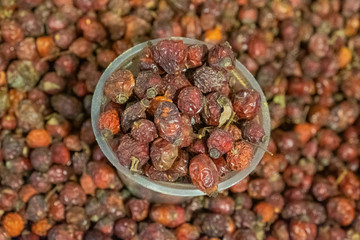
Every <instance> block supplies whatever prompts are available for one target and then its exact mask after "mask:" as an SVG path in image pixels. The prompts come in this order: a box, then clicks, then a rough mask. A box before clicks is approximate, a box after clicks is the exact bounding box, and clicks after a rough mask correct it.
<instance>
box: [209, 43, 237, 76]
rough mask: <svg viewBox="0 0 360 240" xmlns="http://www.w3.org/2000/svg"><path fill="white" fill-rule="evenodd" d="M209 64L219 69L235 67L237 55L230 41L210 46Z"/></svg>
mask: <svg viewBox="0 0 360 240" xmlns="http://www.w3.org/2000/svg"><path fill="white" fill-rule="evenodd" d="M208 63H209V66H210V67H212V68H215V69H218V70H221V69H225V70H232V69H234V68H235V55H234V52H233V50H232V49H231V46H230V44H229V43H224V44H217V45H215V46H213V47H212V48H210V50H209V54H208Z"/></svg>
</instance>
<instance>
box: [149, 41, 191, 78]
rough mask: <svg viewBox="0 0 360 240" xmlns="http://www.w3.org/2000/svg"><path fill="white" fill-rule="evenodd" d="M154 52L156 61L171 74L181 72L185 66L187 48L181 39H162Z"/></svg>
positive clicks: (153, 49) (154, 48)
mask: <svg viewBox="0 0 360 240" xmlns="http://www.w3.org/2000/svg"><path fill="white" fill-rule="evenodd" d="M152 53H153V57H154V60H155V62H156V63H157V64H159V65H160V66H161V67H162V68H163V69H164V70H165V72H167V73H169V74H179V73H180V72H182V71H183V70H184V68H185V62H186V57H187V48H186V45H185V44H184V43H183V41H181V40H163V41H160V42H158V43H157V44H156V46H154V47H153V48H152Z"/></svg>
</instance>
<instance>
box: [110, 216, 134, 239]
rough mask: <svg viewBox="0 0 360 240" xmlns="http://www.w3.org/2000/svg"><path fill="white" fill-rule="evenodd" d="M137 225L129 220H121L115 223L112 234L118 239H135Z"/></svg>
mask: <svg viewBox="0 0 360 240" xmlns="http://www.w3.org/2000/svg"><path fill="white" fill-rule="evenodd" d="M136 232H137V225H136V222H135V221H134V220H132V219H131V218H122V219H119V220H117V221H116V222H115V225H114V233H115V235H116V236H117V237H118V238H121V239H131V238H133V237H135V235H136Z"/></svg>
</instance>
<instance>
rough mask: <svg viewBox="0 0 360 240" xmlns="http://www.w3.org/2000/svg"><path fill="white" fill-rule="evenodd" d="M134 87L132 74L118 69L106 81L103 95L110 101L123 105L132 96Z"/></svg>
mask: <svg viewBox="0 0 360 240" xmlns="http://www.w3.org/2000/svg"><path fill="white" fill-rule="evenodd" d="M134 86H135V79H134V76H133V74H132V73H131V72H130V71H129V70H126V69H119V70H117V71H115V72H114V73H113V74H111V76H110V77H109V78H108V79H107V80H106V82H105V86H104V94H105V96H107V97H108V98H110V99H111V100H112V101H114V102H116V103H119V104H124V103H126V102H127V100H128V99H129V97H130V96H131V95H132V93H133V89H134Z"/></svg>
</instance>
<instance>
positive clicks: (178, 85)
mask: <svg viewBox="0 0 360 240" xmlns="http://www.w3.org/2000/svg"><path fill="white" fill-rule="evenodd" d="M164 82H165V84H166V87H165V96H166V97H167V98H170V99H175V98H176V97H177V96H178V94H179V92H180V90H181V89H183V88H185V87H190V86H192V85H191V83H190V82H189V80H188V79H187V78H186V76H185V74H183V73H182V74H178V75H170V74H167V75H166V76H165V77H164Z"/></svg>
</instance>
